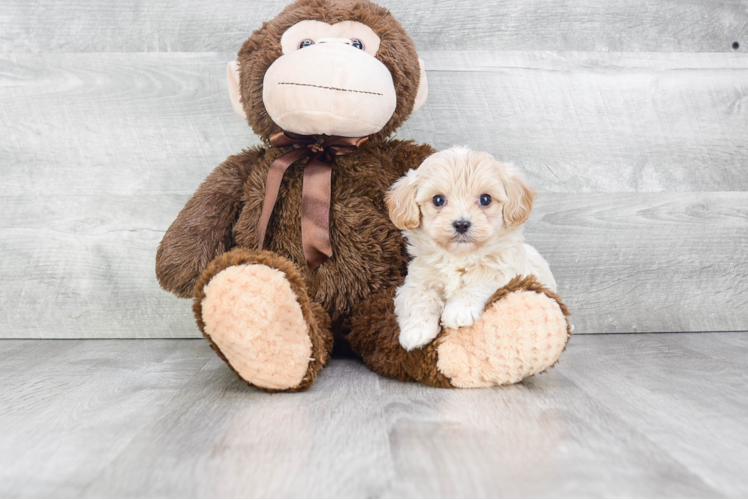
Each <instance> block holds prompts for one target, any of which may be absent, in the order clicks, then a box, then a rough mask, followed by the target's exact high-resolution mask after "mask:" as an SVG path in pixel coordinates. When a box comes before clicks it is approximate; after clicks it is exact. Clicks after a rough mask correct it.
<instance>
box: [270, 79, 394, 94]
mask: <svg viewBox="0 0 748 500" xmlns="http://www.w3.org/2000/svg"><path fill="white" fill-rule="evenodd" d="M278 85H294V86H296V87H314V88H316V89H325V90H337V91H338V92H355V93H356V94H368V95H378V96H384V94H380V93H379V92H368V91H366V90H351V89H339V88H337V87H324V86H322V85H312V84H311V83H293V82H279V83H278Z"/></svg>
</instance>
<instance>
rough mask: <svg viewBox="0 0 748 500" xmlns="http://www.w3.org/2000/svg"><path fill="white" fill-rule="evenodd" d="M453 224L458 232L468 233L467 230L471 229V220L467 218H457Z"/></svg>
mask: <svg viewBox="0 0 748 500" xmlns="http://www.w3.org/2000/svg"><path fill="white" fill-rule="evenodd" d="M452 226H453V227H454V228H455V231H457V232H458V233H460V234H465V233H467V230H468V229H470V221H469V220H465V219H461V220H456V221H454V222H453V223H452Z"/></svg>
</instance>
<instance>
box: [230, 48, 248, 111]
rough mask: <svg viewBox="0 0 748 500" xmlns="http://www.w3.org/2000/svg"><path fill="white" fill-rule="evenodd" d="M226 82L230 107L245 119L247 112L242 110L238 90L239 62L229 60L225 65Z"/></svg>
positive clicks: (240, 96)
mask: <svg viewBox="0 0 748 500" xmlns="http://www.w3.org/2000/svg"><path fill="white" fill-rule="evenodd" d="M226 83H227V84H228V87H229V98H230V99H231V107H232V108H234V112H235V113H236V114H237V115H239V116H241V117H242V118H244V119H245V120H246V119H247V114H246V113H245V112H244V107H243V106H242V95H241V93H240V92H239V63H238V62H236V61H231V62H230V63H229V65H228V66H227V67H226Z"/></svg>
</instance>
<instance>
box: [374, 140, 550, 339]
mask: <svg viewBox="0 0 748 500" xmlns="http://www.w3.org/2000/svg"><path fill="white" fill-rule="evenodd" d="M483 195H488V196H489V197H490V202H489V203H488V204H486V203H485V202H486V201H488V198H486V197H485V196H483ZM437 196H441V197H443V200H442V199H437V200H436V203H435V197H437ZM482 196H483V203H481V197H482ZM534 197H535V192H534V191H533V190H532V188H530V186H528V185H527V182H526V181H525V179H524V178H523V177H522V175H521V174H520V173H519V172H518V171H517V170H516V169H515V168H514V167H512V166H511V165H506V164H502V163H499V162H497V161H496V160H495V159H494V158H493V157H492V156H491V155H489V154H488V153H483V152H476V151H471V150H469V149H467V148H463V147H454V148H452V149H448V150H446V151H442V152H439V153H435V154H434V155H432V156H430V157H429V158H427V159H426V161H424V162H423V163H422V164H421V166H420V167H419V168H418V170H410V171H409V172H408V174H407V175H405V176H404V177H402V178H401V179H399V180H398V181H397V182H396V183H395V184H394V185H393V186H392V188H391V189H390V191H389V192H388V194H387V198H386V201H387V206H388V208H389V212H390V218H391V219H392V222H393V223H394V224H395V226H397V227H398V228H399V229H401V230H403V231H404V234H405V236H406V238H407V240H408V251H409V253H410V254H411V256H412V257H413V260H412V261H411V262H410V264H409V266H408V276H407V278H406V280H405V283H404V284H403V286H401V287H400V288H399V289H398V290H397V294H396V297H395V312H396V314H397V318H398V323H399V326H400V343H401V344H402V345H403V347H405V348H406V349H408V350H412V349H416V348H419V347H422V346H424V345H426V344H428V343H429V342H430V341H431V340H433V339H434V338H435V337H436V336H437V334H438V333H439V330H440V323H441V326H443V327H445V328H458V327H461V326H468V325H471V324H472V323H473V322H474V321H475V320H476V319H478V317H480V315H481V314H482V312H483V308H484V307H485V304H486V301H487V300H488V299H489V298H490V297H491V295H493V293H494V292H495V291H496V290H497V289H498V288H501V287H502V286H504V285H506V284H507V283H508V282H509V280H510V279H512V278H513V277H515V276H517V275H522V276H527V275H531V274H532V275H535V276H536V277H537V278H538V279H539V280H540V281H541V282H542V283H543V284H544V285H546V286H547V287H548V288H550V289H551V290H553V291H555V290H556V281H555V280H554V278H553V275H552V274H551V270H550V268H549V267H548V263H547V262H546V261H545V260H544V259H543V258H542V257H541V256H540V254H539V253H538V251H537V250H535V249H534V248H533V247H531V246H530V245H527V244H525V243H524V237H523V236H522V224H523V223H524V222H525V221H526V220H527V218H528V217H529V216H530V211H531V210H532V203H533V199H534ZM442 201H444V203H443V205H442V206H437V205H439V204H441V202H442Z"/></svg>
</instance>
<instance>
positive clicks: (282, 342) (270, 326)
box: [202, 264, 312, 390]
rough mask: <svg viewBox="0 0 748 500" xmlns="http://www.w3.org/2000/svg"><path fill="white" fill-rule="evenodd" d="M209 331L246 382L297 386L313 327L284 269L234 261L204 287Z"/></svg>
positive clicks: (277, 387) (279, 387)
mask: <svg viewBox="0 0 748 500" xmlns="http://www.w3.org/2000/svg"><path fill="white" fill-rule="evenodd" d="M204 293H205V298H204V299H203V300H202V319H203V321H204V322H205V332H206V333H207V334H208V335H210V339H211V341H212V342H213V343H214V344H216V346H217V347H218V348H219V349H220V351H221V353H223V355H224V356H225V357H226V359H227V361H228V362H229V364H230V365H231V367H232V368H233V369H234V370H236V372H237V373H238V374H239V376H240V377H242V378H243V379H244V380H246V381H247V382H249V383H251V384H253V385H255V386H257V387H261V388H263V389H270V390H285V389H292V388H295V387H298V386H299V385H300V384H301V382H302V380H303V378H304V376H305V375H306V374H307V368H308V367H309V363H310V358H311V357H312V341H311V339H310V337H309V327H308V325H307V322H306V321H305V320H304V316H303V314H302V311H301V307H300V305H299V303H298V301H297V297H296V294H295V293H294V292H293V290H292V289H291V286H290V284H289V282H288V280H287V279H286V275H285V274H284V273H283V272H281V271H279V270H277V269H273V268H271V267H268V266H264V265H259V264H252V265H237V266H231V267H228V268H226V269H224V270H223V271H221V272H219V273H218V274H217V275H215V276H214V277H213V278H212V279H211V280H210V282H209V283H208V284H207V286H206V287H205V290H204Z"/></svg>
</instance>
